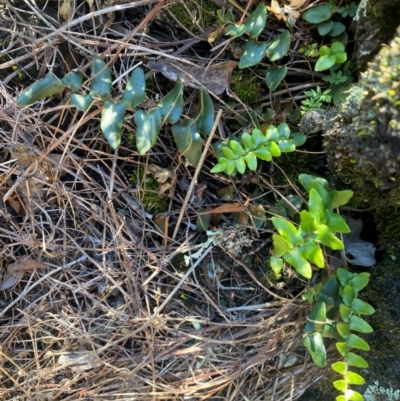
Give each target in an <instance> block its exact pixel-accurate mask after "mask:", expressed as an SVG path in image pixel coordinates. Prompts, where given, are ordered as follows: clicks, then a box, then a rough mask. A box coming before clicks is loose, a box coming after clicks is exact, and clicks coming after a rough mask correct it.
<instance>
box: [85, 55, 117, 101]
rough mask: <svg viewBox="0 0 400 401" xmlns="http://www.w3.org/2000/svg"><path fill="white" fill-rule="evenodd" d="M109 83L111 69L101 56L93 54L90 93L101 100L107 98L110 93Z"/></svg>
mask: <svg viewBox="0 0 400 401" xmlns="http://www.w3.org/2000/svg"><path fill="white" fill-rule="evenodd" d="M111 83H112V82H111V71H110V69H109V68H108V66H107V64H106V63H105V61H104V60H103V59H102V58H101V57H99V56H93V58H92V81H91V82H90V95H91V96H92V97H94V98H99V99H101V100H107V99H109V97H110V95H111Z"/></svg>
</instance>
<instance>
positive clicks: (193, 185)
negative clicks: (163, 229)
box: [172, 109, 222, 240]
mask: <svg viewBox="0 0 400 401" xmlns="http://www.w3.org/2000/svg"><path fill="white" fill-rule="evenodd" d="M221 115H222V109H219V111H218V113H217V116H216V117H215V121H214V125H213V127H212V129H211V132H210V136H209V137H208V139H207V142H206V145H205V147H204V151H203V154H202V155H201V158H200V161H199V164H198V165H197V168H196V171H195V172H194V175H193V179H192V182H191V183H190V186H189V189H188V191H187V194H186V198H185V200H184V202H183V205H182V209H181V212H180V213H179V217H178V221H177V223H176V226H175V230H174V233H173V234H172V239H173V240H174V239H175V237H176V235H177V234H178V230H179V227H180V225H181V223H182V219H183V215H184V213H185V210H186V206H187V205H188V203H189V199H190V197H191V194H192V191H193V189H194V187H195V185H196V182H197V177H198V176H199V174H200V171H201V168H202V167H203V163H204V159H205V158H206V155H207V152H208V148H209V147H210V145H211V140H212V139H213V137H214V133H215V130H216V129H217V127H218V123H219V120H220V119H221Z"/></svg>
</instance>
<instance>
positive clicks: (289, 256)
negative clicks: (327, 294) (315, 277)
mask: <svg viewBox="0 0 400 401" xmlns="http://www.w3.org/2000/svg"><path fill="white" fill-rule="evenodd" d="M283 259H284V260H285V262H287V263H289V264H290V265H291V266H293V267H294V268H295V269H296V271H297V273H299V274H300V275H301V276H303V277H305V278H306V279H310V278H311V276H312V269H311V265H310V263H309V262H308V261H307V259H306V258H305V257H304V256H303V255H302V254H301V252H300V250H299V248H294V249H293V250H292V251H290V253H286V254H285V255H283Z"/></svg>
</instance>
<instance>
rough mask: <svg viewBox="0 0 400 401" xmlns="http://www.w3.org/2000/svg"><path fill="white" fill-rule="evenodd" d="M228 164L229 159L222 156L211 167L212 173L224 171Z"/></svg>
mask: <svg viewBox="0 0 400 401" xmlns="http://www.w3.org/2000/svg"><path fill="white" fill-rule="evenodd" d="M222 159H223V160H222ZM227 165H228V161H227V160H226V159H225V158H224V157H221V158H220V159H219V160H218V163H217V164H216V165H215V166H214V167H213V168H212V169H211V171H210V173H214V174H215V173H222V172H223V171H225V170H226V167H227Z"/></svg>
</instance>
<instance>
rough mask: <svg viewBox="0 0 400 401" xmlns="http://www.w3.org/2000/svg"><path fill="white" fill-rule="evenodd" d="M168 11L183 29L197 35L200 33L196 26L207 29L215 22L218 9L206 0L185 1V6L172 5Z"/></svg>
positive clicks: (179, 4) (177, 3)
mask: <svg viewBox="0 0 400 401" xmlns="http://www.w3.org/2000/svg"><path fill="white" fill-rule="evenodd" d="M169 10H170V11H171V12H172V13H173V14H174V15H175V17H176V19H177V20H178V21H179V22H180V23H181V24H182V25H183V26H184V27H186V28H187V29H189V30H190V31H192V32H194V33H196V34H198V33H200V31H199V28H198V26H201V27H202V28H203V29H208V28H210V27H211V26H212V25H213V24H214V23H215V22H216V20H217V17H216V15H217V10H218V7H217V5H216V4H215V3H213V2H211V1H208V0H203V1H198V2H197V1H196V2H195V1H185V4H183V3H181V2H176V3H174V4H173V5H171V7H170V8H169ZM188 11H189V12H188Z"/></svg>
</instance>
